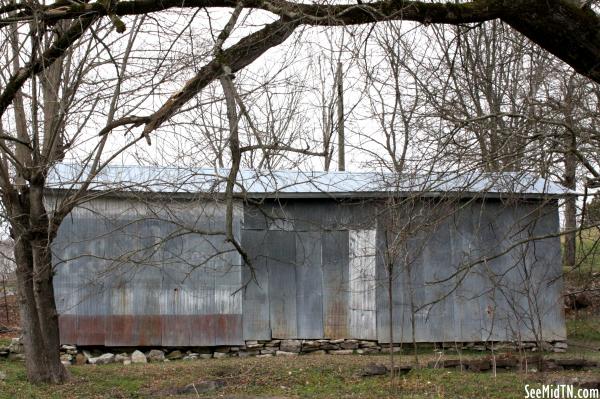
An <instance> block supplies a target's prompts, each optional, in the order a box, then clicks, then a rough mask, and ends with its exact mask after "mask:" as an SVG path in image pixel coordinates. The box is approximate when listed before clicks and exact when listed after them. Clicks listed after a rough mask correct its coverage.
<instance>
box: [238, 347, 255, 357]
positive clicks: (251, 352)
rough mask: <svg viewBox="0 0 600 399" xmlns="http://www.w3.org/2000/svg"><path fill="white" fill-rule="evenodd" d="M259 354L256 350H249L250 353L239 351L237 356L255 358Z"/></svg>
mask: <svg viewBox="0 0 600 399" xmlns="http://www.w3.org/2000/svg"><path fill="white" fill-rule="evenodd" d="M259 353H260V352H259V351H258V349H256V350H250V351H239V353H238V356H239V357H250V356H256V355H258V354H259Z"/></svg>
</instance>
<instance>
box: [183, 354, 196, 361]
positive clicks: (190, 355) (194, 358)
mask: <svg viewBox="0 0 600 399" xmlns="http://www.w3.org/2000/svg"><path fill="white" fill-rule="evenodd" d="M199 356H200V355H199V354H198V353H193V352H192V353H188V354H187V355H185V356H184V357H183V360H198V357H199Z"/></svg>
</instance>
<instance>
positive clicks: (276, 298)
mask: <svg viewBox="0 0 600 399" xmlns="http://www.w3.org/2000/svg"><path fill="white" fill-rule="evenodd" d="M267 243H268V248H267V254H268V258H267V265H268V269H269V314H270V321H271V334H272V336H273V338H296V337H297V336H298V323H297V320H298V318H297V314H296V309H297V307H296V278H295V276H296V271H295V263H296V240H295V233H294V232H289V231H282V230H269V231H268V232H267Z"/></svg>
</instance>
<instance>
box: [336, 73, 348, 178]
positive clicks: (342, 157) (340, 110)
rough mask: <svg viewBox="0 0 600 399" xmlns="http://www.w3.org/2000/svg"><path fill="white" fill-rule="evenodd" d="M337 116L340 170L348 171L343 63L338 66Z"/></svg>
mask: <svg viewBox="0 0 600 399" xmlns="http://www.w3.org/2000/svg"><path fill="white" fill-rule="evenodd" d="M336 81H337V82H336V86H337V114H338V170H339V171H344V170H346V149H345V143H344V140H345V137H344V83H343V78H342V63H341V62H338V64H337V73H336Z"/></svg>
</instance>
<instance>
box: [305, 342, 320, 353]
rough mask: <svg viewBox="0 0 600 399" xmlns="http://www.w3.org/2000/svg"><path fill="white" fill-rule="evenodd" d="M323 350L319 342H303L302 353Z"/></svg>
mask: <svg viewBox="0 0 600 399" xmlns="http://www.w3.org/2000/svg"><path fill="white" fill-rule="evenodd" d="M319 348H321V344H320V343H319V341H302V351H303V352H311V351H314V350H317V349H319Z"/></svg>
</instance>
